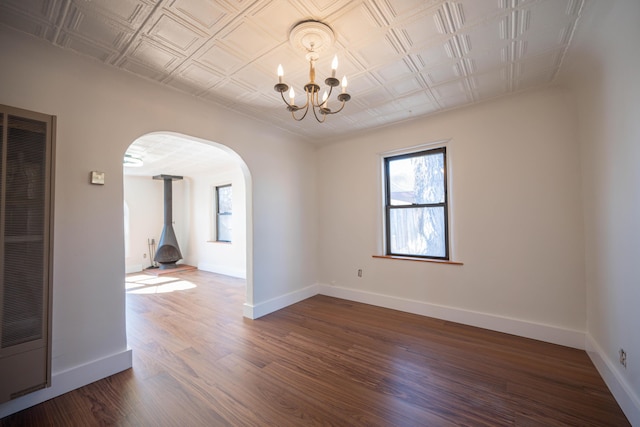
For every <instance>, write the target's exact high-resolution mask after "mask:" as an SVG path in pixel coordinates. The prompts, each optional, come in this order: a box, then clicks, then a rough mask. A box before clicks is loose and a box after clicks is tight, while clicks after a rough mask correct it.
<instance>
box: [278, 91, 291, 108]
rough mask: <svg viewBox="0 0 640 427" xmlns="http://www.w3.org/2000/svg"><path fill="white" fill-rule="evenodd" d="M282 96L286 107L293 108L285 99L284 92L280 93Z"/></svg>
mask: <svg viewBox="0 0 640 427" xmlns="http://www.w3.org/2000/svg"><path fill="white" fill-rule="evenodd" d="M280 96H281V97H282V101H283V102H284V105H286V106H287V107H291V106H292V105H291V104H289V103H288V102H287V100H286V99H284V92H280ZM294 105H295V104H294Z"/></svg>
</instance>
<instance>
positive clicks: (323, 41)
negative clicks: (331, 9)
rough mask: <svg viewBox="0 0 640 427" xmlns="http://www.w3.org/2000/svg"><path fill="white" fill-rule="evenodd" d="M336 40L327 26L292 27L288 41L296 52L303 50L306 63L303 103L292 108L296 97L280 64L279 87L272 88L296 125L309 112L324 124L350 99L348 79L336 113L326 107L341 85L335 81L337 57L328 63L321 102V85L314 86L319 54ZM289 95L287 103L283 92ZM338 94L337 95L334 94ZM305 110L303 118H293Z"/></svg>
mask: <svg viewBox="0 0 640 427" xmlns="http://www.w3.org/2000/svg"><path fill="white" fill-rule="evenodd" d="M334 39H335V36H334V34H333V30H332V29H331V28H330V27H329V26H328V25H326V24H324V23H322V22H319V21H303V22H300V23H298V24H297V25H295V26H294V27H293V29H292V30H291V33H290V34H289V41H290V42H291V44H292V45H293V46H294V47H295V48H302V50H303V51H305V52H306V59H307V61H309V82H308V83H307V84H306V85H304V86H303V88H304V92H305V103H304V104H303V105H301V106H299V105H296V104H295V93H294V91H293V87H289V85H288V84H287V83H285V82H284V71H283V68H282V64H280V65H278V70H277V73H278V83H277V84H276V85H275V86H274V87H273V88H274V90H275V91H276V92H279V93H280V96H281V97H282V101H283V102H284V103H285V105H286V108H287V110H288V111H290V112H291V116H292V117H293V119H294V120H296V121H301V120H302V119H304V118H305V117H306V115H307V113H308V112H309V109H311V111H313V115H314V117H315V118H316V120H317V121H318V122H320V123H323V122H324V121H325V119H326V118H327V116H328V115H330V114H337V113H339V112H340V111H342V109H343V108H344V106H345V104H346V103H347V101H349V100H350V99H351V95H349V94H348V93H347V78H346V77H343V79H342V92H341V93H340V94H338V96H337V99H338V102H340V104H339V105H338V108H337V109H331V108H330V107H329V105H330V104H329V103H330V98H331V93H332V92H333V88H334V87H337V86H338V85H340V80H338V79H337V78H336V71H337V69H338V55H335V56H334V57H333V61H332V62H331V74H330V77H327V78H326V79H325V80H324V84H325V85H326V86H328V87H327V90H325V92H324V94H323V96H322V100H320V85H318V83H316V81H315V80H316V67H315V63H316V61H317V60H318V58H319V53H320V52H322V51H325V50H326V49H327V47H329V45H330V44H332V43H333V41H334ZM287 91H288V92H289V102H287V100H286V99H285V95H284V93H285V92H287ZM336 92H337V91H336ZM300 110H304V111H303V112H302V113H301V114H302V116H300V117H296V112H297V111H300Z"/></svg>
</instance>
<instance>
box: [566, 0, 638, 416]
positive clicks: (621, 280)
mask: <svg viewBox="0 0 640 427" xmlns="http://www.w3.org/2000/svg"><path fill="white" fill-rule="evenodd" d="M591 7H592V9H591V11H592V13H591V14H590V15H588V16H587V18H586V21H585V22H584V23H583V24H581V25H582V27H581V28H582V30H581V32H580V33H578V35H577V39H576V42H577V44H576V51H575V53H574V54H573V55H572V56H571V57H570V58H569V60H570V62H569V63H568V65H569V68H568V72H567V76H568V79H567V83H568V84H569V85H571V87H572V88H573V90H574V92H575V93H576V97H577V98H576V99H577V106H578V112H579V116H578V117H579V122H578V123H579V138H580V147H581V154H582V163H583V169H582V185H583V191H584V194H585V197H584V221H585V236H586V265H587V270H586V282H587V333H588V336H589V350H590V355H591V356H592V358H593V360H594V362H595V363H596V366H597V367H598V369H599V370H600V372H601V373H602V375H603V377H604V378H605V380H606V381H607V384H608V385H609V388H611V390H612V391H613V392H614V395H615V396H616V398H617V400H618V402H619V403H620V404H621V406H622V408H623V410H624V411H625V413H626V415H627V417H628V418H629V420H630V421H631V423H632V424H633V425H640V333H639V332H638V326H639V325H640V309H639V308H640V263H639V260H640V85H639V84H638V70H640V55H639V54H638V47H637V42H638V41H639V40H640V26H639V25H638V19H640V2H638V1H637V0H616V1H611V2H593V3H592V4H591ZM620 348H624V350H625V351H626V352H627V359H628V360H627V368H626V369H625V368H623V367H622V366H621V365H620V363H619V357H618V351H619V349H620Z"/></svg>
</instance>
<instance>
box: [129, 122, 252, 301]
mask: <svg viewBox="0 0 640 427" xmlns="http://www.w3.org/2000/svg"><path fill="white" fill-rule="evenodd" d="M127 163H129V165H127ZM123 169H124V179H123V181H124V187H125V188H124V194H125V200H124V206H125V207H126V208H127V210H126V213H127V215H125V227H124V228H125V232H126V234H125V247H126V251H125V252H126V254H125V265H126V271H127V273H132V272H136V271H143V270H144V269H146V268H151V267H152V266H153V253H152V252H153V248H154V246H153V245H152V243H154V244H157V241H158V239H159V237H160V236H159V234H160V231H161V229H162V226H161V225H159V221H160V218H161V217H162V212H160V211H159V209H158V206H159V202H158V198H160V197H162V195H161V192H162V186H161V185H160V184H158V182H157V181H155V182H154V181H153V176H157V175H176V176H182V177H183V179H182V180H180V181H176V184H175V187H174V188H175V190H174V195H173V198H174V206H175V207H174V213H173V217H174V227H175V233H176V235H177V237H178V242H179V244H180V248H181V251H182V254H183V259H184V260H183V261H184V262H185V263H187V264H189V265H195V266H197V267H198V268H199V269H201V270H205V271H212V272H216V273H220V274H225V275H230V276H235V277H241V278H243V279H245V280H246V297H245V303H246V304H252V303H253V274H252V272H253V269H252V265H253V260H252V253H253V251H252V227H251V224H252V206H251V200H252V197H251V188H252V186H251V174H250V172H249V169H248V167H247V165H246V163H245V162H244V160H243V159H242V158H241V157H240V156H239V155H238V154H237V153H236V152H235V151H234V150H232V149H231V148H229V147H227V146H225V145H223V144H219V143H216V142H213V141H207V140H203V139H200V138H196V137H192V136H189V135H184V134H178V133H175V132H153V133H149V134H146V135H143V136H141V137H140V138H138V139H136V140H135V141H133V142H132V143H131V145H130V146H129V148H128V150H127V152H126V154H125V158H124V166H123ZM229 185H230V186H232V187H233V190H234V192H233V197H234V198H233V200H234V203H233V205H234V209H233V218H234V221H235V222H234V224H235V227H234V230H233V233H232V235H233V236H234V237H233V241H231V242H229V241H222V242H221V241H220V239H219V238H218V237H219V236H218V235H217V228H216V213H217V212H216V210H215V205H216V201H217V199H216V197H217V194H218V190H219V189H220V188H224V187H226V186H229ZM160 206H161V205H160ZM225 240H229V239H228V238H225ZM220 243H223V244H220Z"/></svg>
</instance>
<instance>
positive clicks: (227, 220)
mask: <svg viewBox="0 0 640 427" xmlns="http://www.w3.org/2000/svg"><path fill="white" fill-rule="evenodd" d="M232 194H233V193H232V191H231V184H229V185H221V186H219V187H216V206H215V208H216V210H215V212H216V241H217V242H231V231H232V228H231V218H232V207H233V205H232V200H231V196H232Z"/></svg>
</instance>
